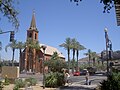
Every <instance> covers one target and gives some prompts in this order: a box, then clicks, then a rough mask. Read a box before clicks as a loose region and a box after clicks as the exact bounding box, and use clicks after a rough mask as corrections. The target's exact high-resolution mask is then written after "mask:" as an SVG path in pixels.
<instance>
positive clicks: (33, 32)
mask: <svg viewBox="0 0 120 90" xmlns="http://www.w3.org/2000/svg"><path fill="white" fill-rule="evenodd" d="M29 38H30V39H32V40H33V41H38V30H37V28H36V21H35V12H33V15H32V21H31V24H30V28H29V29H28V30H27V39H29Z"/></svg>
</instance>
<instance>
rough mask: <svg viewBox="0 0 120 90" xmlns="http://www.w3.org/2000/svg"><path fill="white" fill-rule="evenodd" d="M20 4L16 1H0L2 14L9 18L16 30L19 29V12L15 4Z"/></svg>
mask: <svg viewBox="0 0 120 90" xmlns="http://www.w3.org/2000/svg"><path fill="white" fill-rule="evenodd" d="M15 3H18V1H16V0H0V13H1V14H3V16H5V17H7V18H8V21H9V22H11V23H12V24H13V25H14V26H15V28H16V29H18V27H19V21H18V18H17V15H18V10H16V8H15V6H14V4H15Z"/></svg>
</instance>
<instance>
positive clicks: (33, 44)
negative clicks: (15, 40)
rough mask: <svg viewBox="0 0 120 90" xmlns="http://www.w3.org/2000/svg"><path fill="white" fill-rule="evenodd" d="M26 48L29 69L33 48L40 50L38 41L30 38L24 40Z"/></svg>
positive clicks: (30, 67)
mask: <svg viewBox="0 0 120 90" xmlns="http://www.w3.org/2000/svg"><path fill="white" fill-rule="evenodd" d="M25 47H26V50H28V54H29V57H28V58H29V69H32V60H31V59H32V57H33V54H34V52H35V50H40V48H41V47H40V45H39V42H38V41H33V40H32V38H28V39H27V41H26V42H25Z"/></svg>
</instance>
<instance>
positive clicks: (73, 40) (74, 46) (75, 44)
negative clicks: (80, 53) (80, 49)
mask: <svg viewBox="0 0 120 90" xmlns="http://www.w3.org/2000/svg"><path fill="white" fill-rule="evenodd" d="M76 42H77V41H76V39H75V38H73V39H71V48H72V52H73V59H72V60H73V62H72V73H74V69H75V50H76V47H77V43H76Z"/></svg>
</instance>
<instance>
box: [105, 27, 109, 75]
mask: <svg viewBox="0 0 120 90" xmlns="http://www.w3.org/2000/svg"><path fill="white" fill-rule="evenodd" d="M104 31H105V40H106V60H107V75H108V72H109V66H108V47H109V46H108V44H109V39H108V33H107V32H108V30H107V28H105V29H104Z"/></svg>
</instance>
